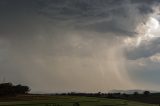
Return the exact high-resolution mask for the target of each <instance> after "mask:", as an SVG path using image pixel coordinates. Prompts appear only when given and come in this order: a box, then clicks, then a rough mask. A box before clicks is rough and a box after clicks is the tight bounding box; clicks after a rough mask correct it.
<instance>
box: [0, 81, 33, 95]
mask: <svg viewBox="0 0 160 106" xmlns="http://www.w3.org/2000/svg"><path fill="white" fill-rule="evenodd" d="M29 91H30V89H29V87H28V86H22V85H13V84H12V83H2V84H0V96H15V95H18V94H27V93H28V92H29Z"/></svg>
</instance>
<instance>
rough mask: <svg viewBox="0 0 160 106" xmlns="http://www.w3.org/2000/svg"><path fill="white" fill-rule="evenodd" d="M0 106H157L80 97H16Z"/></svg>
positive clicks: (1, 101) (4, 101)
mask: <svg viewBox="0 0 160 106" xmlns="http://www.w3.org/2000/svg"><path fill="white" fill-rule="evenodd" d="M0 106H158V105H154V104H145V103H140V102H133V101H128V100H122V99H107V98H98V97H82V96H44V95H43V96H42V95H41V96H40V95H39V96H38V95H30V96H17V97H10V98H0Z"/></svg>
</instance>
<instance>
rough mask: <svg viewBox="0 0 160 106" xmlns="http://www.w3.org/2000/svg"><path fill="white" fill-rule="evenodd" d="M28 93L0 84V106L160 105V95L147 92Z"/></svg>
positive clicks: (15, 87)
mask: <svg viewBox="0 0 160 106" xmlns="http://www.w3.org/2000/svg"><path fill="white" fill-rule="evenodd" d="M29 91H30V89H29V87H28V86H22V85H13V84H12V83H2V84H0V106H24V105H25V106H158V104H160V101H159V99H160V93H150V92H149V91H144V92H143V93H139V92H134V93H133V94H125V93H101V92H98V93H75V92H71V93H61V94H50V95H46V94H45V95H42V94H41V95H40V94H37V95H33V94H28V93H29ZM26 94H27V95H26ZM133 101H135V102H133ZM139 102H141V103H139ZM142 102H143V103H142ZM145 103H150V105H149V104H145ZM151 104H152V105H151ZM156 104H157V105H156ZM159 106H160V105H159Z"/></svg>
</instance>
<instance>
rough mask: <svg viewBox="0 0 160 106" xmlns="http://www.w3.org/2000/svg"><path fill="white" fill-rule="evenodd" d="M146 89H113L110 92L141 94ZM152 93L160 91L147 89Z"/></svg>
mask: <svg viewBox="0 0 160 106" xmlns="http://www.w3.org/2000/svg"><path fill="white" fill-rule="evenodd" d="M144 91H146V90H111V91H109V93H125V94H133V93H134V92H138V93H139V94H142V93H143V92H144ZM147 91H150V92H151V93H160V92H159V91H153V90H147Z"/></svg>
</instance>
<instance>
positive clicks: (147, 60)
mask: <svg viewBox="0 0 160 106" xmlns="http://www.w3.org/2000/svg"><path fill="white" fill-rule="evenodd" d="M159 7H160V0H23V1H22V0H0V14H1V16H0V82H1V83H3V82H12V83H14V84H24V85H28V86H30V88H31V92H34V93H36V92H38V93H39V92H42V93H54V92H99V91H100V92H108V91H110V90H113V89H117V90H129V89H142V90H156V91H160V78H159V75H160V24H159V22H160V8H159Z"/></svg>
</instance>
